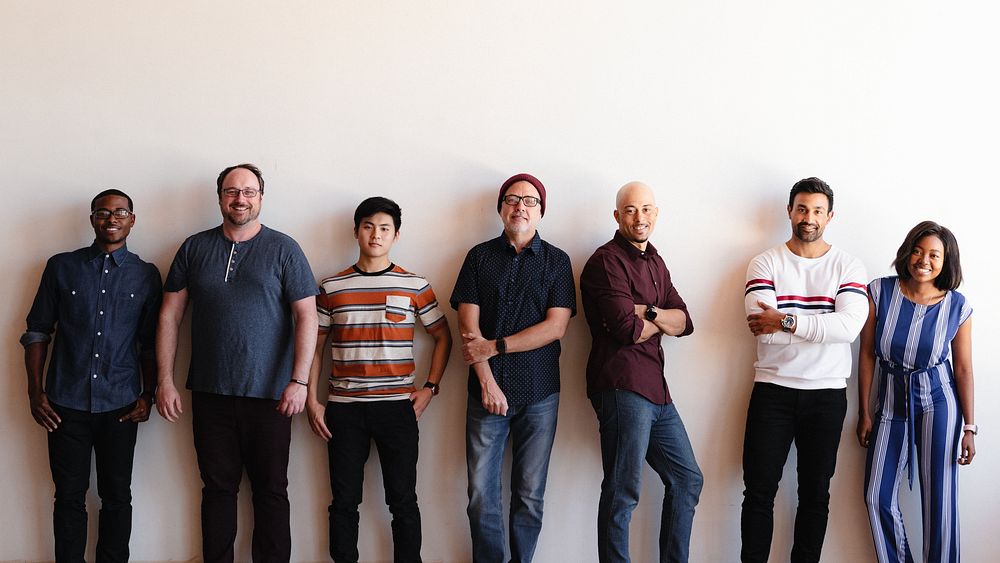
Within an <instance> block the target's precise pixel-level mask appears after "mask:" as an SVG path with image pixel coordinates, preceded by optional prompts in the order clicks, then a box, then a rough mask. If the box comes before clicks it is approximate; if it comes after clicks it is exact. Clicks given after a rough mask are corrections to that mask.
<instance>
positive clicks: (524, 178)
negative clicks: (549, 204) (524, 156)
mask: <svg viewBox="0 0 1000 563" xmlns="http://www.w3.org/2000/svg"><path fill="white" fill-rule="evenodd" d="M518 182H528V183H529V184H531V185H532V186H535V189H536V190H538V197H539V199H541V205H542V216H543V217H544V216H545V186H543V185H542V181H541V180H539V179H538V178H535V177H534V176H532V175H531V174H523V173H522V174H514V175H513V176H511V177H510V178H507V181H506V182H504V183H503V185H502V186H500V195H498V196H497V213H500V206H502V205H503V196H505V195H507V188H509V187H511V186H513V185H514V184H516V183H518Z"/></svg>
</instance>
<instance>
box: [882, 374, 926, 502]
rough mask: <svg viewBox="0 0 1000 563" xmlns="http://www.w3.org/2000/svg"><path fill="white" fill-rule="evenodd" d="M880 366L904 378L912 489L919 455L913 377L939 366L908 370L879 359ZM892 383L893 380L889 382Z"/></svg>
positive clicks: (908, 458) (907, 465)
mask: <svg viewBox="0 0 1000 563" xmlns="http://www.w3.org/2000/svg"><path fill="white" fill-rule="evenodd" d="M879 366H880V367H881V368H882V371H884V372H886V373H888V374H891V375H892V376H893V377H896V376H898V377H900V378H902V380H903V385H904V386H905V388H906V434H907V442H908V449H909V455H907V456H906V470H907V474H908V477H909V484H910V490H911V491H912V490H913V466H914V461H913V460H914V459H915V458H916V456H917V438H916V426H915V422H914V418H915V417H914V416H913V403H914V402H915V396H914V389H913V378H914V376H917V377H919V376H921V375H923V374H925V373H929V372H931V371H934V370H935V369H936V368H937V367H938V366H934V367H931V368H928V369H918V370H908V369H906V368H903V367H900V366H897V365H895V364H892V363H889V362H887V361H885V360H879ZM889 384H890V385H891V384H892V382H889Z"/></svg>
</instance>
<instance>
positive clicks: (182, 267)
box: [163, 238, 191, 293]
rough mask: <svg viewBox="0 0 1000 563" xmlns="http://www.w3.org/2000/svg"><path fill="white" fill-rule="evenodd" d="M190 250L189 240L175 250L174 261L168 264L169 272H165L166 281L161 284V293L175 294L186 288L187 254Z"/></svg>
mask: <svg viewBox="0 0 1000 563" xmlns="http://www.w3.org/2000/svg"><path fill="white" fill-rule="evenodd" d="M190 249H191V239H190V238H189V239H188V240H186V241H184V244H182V245H181V247H180V248H178V249H177V254H175V255H174V261H173V262H172V263H171V264H170V271H169V272H167V281H166V282H165V283H164V284H163V291H169V292H171V293H176V292H178V291H181V290H183V289H186V288H187V286H188V253H189V252H190Z"/></svg>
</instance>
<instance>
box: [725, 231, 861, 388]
mask: <svg viewBox="0 0 1000 563" xmlns="http://www.w3.org/2000/svg"><path fill="white" fill-rule="evenodd" d="M867 280H868V277H867V274H866V273H865V267H864V264H862V263H861V261H860V260H858V259H857V258H855V257H853V256H851V255H849V254H847V253H846V252H843V251H841V250H840V249H839V248H837V247H833V246H831V247H830V250H828V251H827V253H826V254H824V255H823V256H821V257H819V258H803V257H801V256H797V255H796V254H794V253H792V251H790V250H788V247H787V246H785V245H784V244H781V245H779V246H776V247H774V248H770V249H768V250H765V251H764V252H762V253H761V254H759V255H757V257H755V258H754V259H753V260H751V261H750V266H749V267H748V268H747V284H746V291H745V292H744V304H745V307H746V312H747V314H748V315H749V314H751V313H759V312H760V311H761V310H762V308H761V307H760V305H759V304H758V301H759V302H763V303H766V304H767V305H768V306H769V307H774V308H776V309H778V310H779V311H780V312H782V313H790V314H793V315H795V317H796V327H795V333H790V332H775V333H772V334H763V335H761V336H758V337H757V361H756V362H755V363H754V370H755V375H754V381H760V382H765V383H774V384H776V385H782V386H784V387H792V388H794V389H842V388H844V387H846V386H847V378H848V377H850V376H851V365H852V362H851V360H852V354H851V342H853V341H854V339H855V338H857V336H858V333H859V332H861V327H862V326H864V324H865V319H866V318H867V317H868V296H867V293H866V291H865V286H866V283H867Z"/></svg>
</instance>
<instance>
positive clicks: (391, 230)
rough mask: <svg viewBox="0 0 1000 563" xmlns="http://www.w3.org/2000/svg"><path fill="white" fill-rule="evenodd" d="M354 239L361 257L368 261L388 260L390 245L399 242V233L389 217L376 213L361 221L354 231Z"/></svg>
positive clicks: (386, 214)
mask: <svg viewBox="0 0 1000 563" xmlns="http://www.w3.org/2000/svg"><path fill="white" fill-rule="evenodd" d="M354 238H356V239H358V249H359V250H360V251H361V256H363V257H365V258H367V259H368V260H379V259H382V258H385V259H388V256H389V251H390V250H392V245H393V244H395V243H396V241H397V240H399V231H397V230H396V225H395V223H393V221H392V216H391V215H389V214H388V213H383V212H378V213H376V214H374V215H370V216H368V217H364V218H363V219H361V222H360V223H358V228H357V229H355V230H354Z"/></svg>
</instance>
